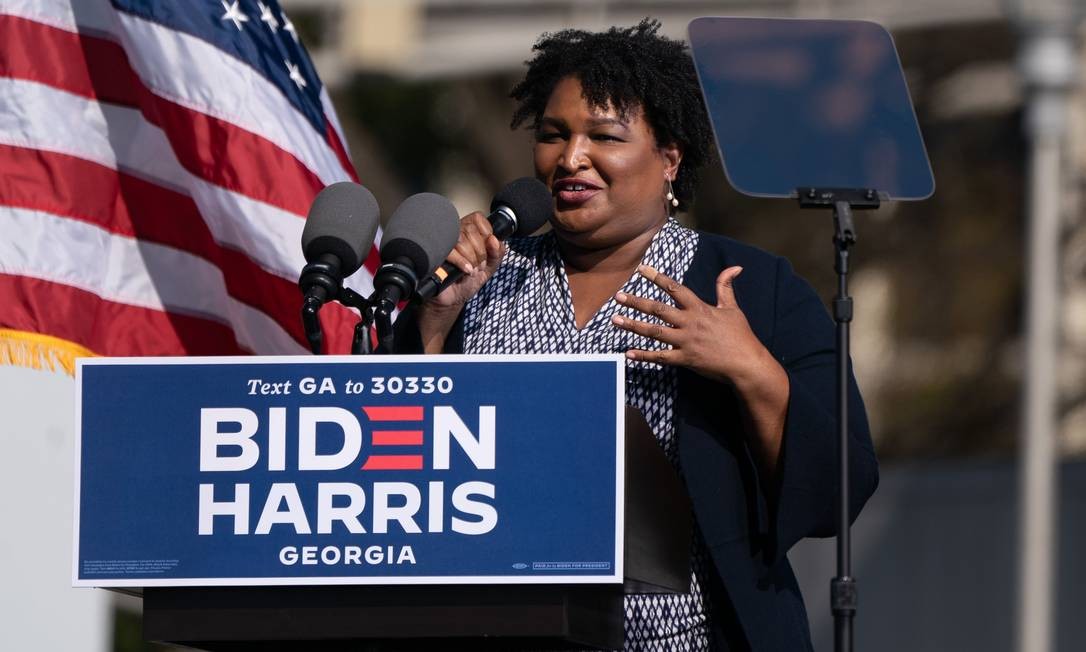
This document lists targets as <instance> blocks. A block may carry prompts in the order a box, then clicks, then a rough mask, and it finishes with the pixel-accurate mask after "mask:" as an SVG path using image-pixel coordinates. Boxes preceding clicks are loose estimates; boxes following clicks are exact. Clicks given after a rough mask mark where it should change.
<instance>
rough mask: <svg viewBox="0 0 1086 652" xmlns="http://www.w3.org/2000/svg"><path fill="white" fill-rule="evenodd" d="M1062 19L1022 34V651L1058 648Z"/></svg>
mask: <svg viewBox="0 0 1086 652" xmlns="http://www.w3.org/2000/svg"><path fill="white" fill-rule="evenodd" d="M1050 8H1051V7H1050ZM1057 13H1061V12H1057ZM1061 17H1062V18H1064V19H1065V20H1063V21H1059V22H1062V25H1057V24H1056V22H1057V21H1055V20H1052V21H1046V23H1047V24H1045V23H1038V24H1035V25H1034V26H1033V27H1034V29H1032V30H1031V31H1029V32H1027V33H1026V34H1025V36H1024V41H1023V43H1022V48H1021V54H1020V60H1019V64H1020V70H1021V73H1022V77H1023V81H1024V85H1025V87H1026V89H1027V91H1028V104H1027V106H1026V124H1025V130H1026V135H1027V138H1028V140H1029V146H1030V160H1029V188H1028V210H1029V213H1028V215H1027V223H1028V243H1027V252H1026V253H1027V256H1026V335H1025V337H1026V347H1025V356H1026V357H1025V367H1024V387H1023V408H1022V431H1021V447H1022V452H1021V465H1020V494H1019V496H1020V501H1019V530H1018V535H1019V536H1018V544H1019V548H1018V549H1019V555H1020V556H1019V566H1018V614H1017V615H1018V623H1017V625H1018V627H1017V633H1018V648H1017V649H1018V650H1019V652H1051V651H1052V650H1053V649H1054V645H1053V641H1054V636H1053V634H1052V630H1053V625H1054V620H1055V618H1054V616H1053V610H1052V605H1053V602H1054V592H1055V591H1054V589H1055V587H1054V583H1053V566H1054V563H1055V559H1056V552H1057V548H1056V541H1057V538H1056V533H1057V523H1056V510H1057V506H1058V502H1057V498H1058V496H1057V491H1056V490H1057V487H1058V483H1057V481H1058V466H1057V464H1056V461H1057V460H1056V456H1057V441H1056V436H1057V409H1056V406H1057V403H1056V401H1057V385H1056V371H1057V364H1056V356H1057V350H1058V345H1059V327H1058V325H1059V319H1058V316H1059V308H1060V301H1059V296H1060V286H1059V262H1060V207H1061V205H1062V199H1063V198H1062V193H1063V188H1062V187H1061V186H1062V184H1061V180H1062V167H1061V157H1062V152H1063V147H1062V145H1063V142H1064V141H1065V138H1066V132H1067V129H1066V122H1067V116H1066V113H1067V105H1068V102H1069V91H1070V88H1071V85H1072V83H1073V81H1074V77H1075V72H1076V71H1075V43H1074V39H1073V37H1072V34H1071V32H1070V31H1068V30H1069V29H1072V28H1073V26H1072V25H1069V24H1068V23H1070V22H1071V21H1068V20H1066V19H1067V18H1069V16H1068V14H1067V13H1064V14H1063V16H1061ZM1034 18H1037V16H1034ZM1048 18H1055V16H1048ZM1046 28H1047V29H1046Z"/></svg>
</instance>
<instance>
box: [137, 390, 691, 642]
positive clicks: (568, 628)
mask: <svg viewBox="0 0 1086 652" xmlns="http://www.w3.org/2000/svg"><path fill="white" fill-rule="evenodd" d="M625 498H626V499H625V504H626V514H625V524H626V527H625V560H626V562H625V569H626V570H625V584H624V585H617V584H610V585H592V584H577V585H553V584H550V585H524V584H518V585H509V584H501V585H481V584H473V585H427V586H402V585H398V586H308V587H298V586H270V587H192V588H188V587H186V588H150V587H149V588H145V589H143V591H142V595H143V632H144V638H145V639H147V640H154V641H166V642H171V643H177V644H182V645H187V646H191V647H195V648H200V649H204V650H214V651H249V650H252V651H256V650H262V651H263V650H352V651H368V650H457V649H465V650H491V649H492V650H499V649H500V650H516V649H524V650H543V649H572V648H598V649H616V648H621V647H622V644H623V595H624V594H626V593H673V592H686V591H688V590H689V583H690V547H691V541H690V539H691V535H692V522H691V515H690V506H689V499H688V498H687V496H686V491H685V489H684V487H683V485H682V482H681V481H680V479H679V478H678V475H677V474H676V473H675V470H674V468H673V467H672V466H671V464H670V463H669V462H668V460H667V459H666V457H665V456H664V453H663V451H662V450H661V448H660V446H659V444H657V442H656V439H655V437H654V435H653V434H652V432H651V431H650V430H649V428H648V426H647V425H646V423H645V420H644V418H642V416H641V414H640V413H639V412H637V411H636V410H634V409H632V408H627V409H626V494H625Z"/></svg>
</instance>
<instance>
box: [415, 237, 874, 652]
mask: <svg viewBox="0 0 1086 652" xmlns="http://www.w3.org/2000/svg"><path fill="white" fill-rule="evenodd" d="M733 265H739V266H742V267H743V273H742V274H741V275H740V276H739V277H738V278H736V279H735V281H734V282H733V289H734V291H735V296H736V301H737V303H738V304H739V307H740V308H741V309H742V310H743V313H744V314H745V315H746V318H747V321H748V322H749V323H750V327H751V329H752V330H753V331H754V334H755V335H756V336H757V337H758V339H759V340H761V342H762V344H763V345H765V347H766V348H767V349H768V350H769V351H770V352H771V353H772V354H773V356H774V357H775V358H776V359H777V361H778V362H780V364H781V366H782V367H784V369H785V371H786V372H787V374H788V379H789V384H790V386H789V398H788V412H787V417H786V420H785V426H784V436H783V442H782V447H781V460H780V473H779V474H778V479H777V481H776V484H775V486H773V487H772V488H771V493H772V495H773V496H775V498H769V497H767V495H766V491H765V487H766V483H765V482H763V481H762V480H760V479H759V477H758V475H759V474H758V467H757V465H756V464H755V462H754V459H753V457H752V454H751V452H750V450H749V448H748V446H747V443H746V440H745V438H744V432H743V422H744V418H743V411H742V405H741V403H740V402H739V400H738V397H737V396H736V394H735V392H734V390H733V389H732V388H731V387H730V386H727V385H724V384H720V383H716V382H713V381H710V380H708V379H706V378H704V377H702V376H699V375H697V374H695V373H693V372H690V371H688V370H680V374H679V391H678V395H677V397H676V403H675V411H674V414H675V417H674V418H675V428H676V436H677V437H678V442H679V461H680V464H681V467H682V470H683V476H684V479H685V481H686V486H687V490H688V492H689V494H690V500H691V503H692V504H693V509H694V516H695V518H696V519H697V523H698V526H699V528H700V529H701V533H702V536H703V538H704V541H705V544H706V546H707V548H708V550H709V553H710V556H711V557H712V560H713V566H714V568H715V570H716V577H715V578H714V579H715V580H717V581H715V582H714V583H713V585H712V586H711V587H710V596H711V599H712V602H713V605H714V607H715V610H714V612H713V623H714V627H715V628H716V630H717V632H716V634H717V636H718V637H719V638H720V639H722V640H723V642H724V644H726V646H727V648H726V649H728V650H729V651H735V650H746V649H749V650H757V651H763V650H765V651H771V650H772V651H776V650H780V651H782V652H784V651H788V652H792V651H795V650H812V647H811V636H810V627H809V625H808V623H807V614H806V610H805V609H804V606H803V598H802V596H801V595H800V591H799V585H798V584H797V582H796V578H795V574H794V573H793V572H792V567H791V566H790V565H789V563H788V559H787V557H786V553H787V552H788V549H789V548H791V547H792V545H793V544H795V543H796V542H797V541H799V540H800V539H801V538H803V537H807V536H823V537H824V536H832V535H833V534H834V532H835V529H836V515H835V509H836V507H835V506H836V505H837V498H836V496H837V495H838V488H837V472H836V469H837V453H836V451H837V444H836V441H837V428H836V421H837V420H836V417H835V411H836V407H835V406H836V384H835V378H836V373H835V367H836V365H835V361H836V358H835V353H834V351H835V341H836V340H835V331H834V324H833V322H832V320H831V319H830V317H829V315H828V314H827V312H826V309H825V307H824V305H823V303H822V301H821V300H820V299H819V297H818V295H817V294H815V292H814V290H812V289H811V287H810V285H809V284H807V282H806V281H804V280H803V279H801V278H800V277H798V276H797V275H796V274H795V272H793V271H792V266H791V265H790V264H789V263H788V261H787V260H785V259H784V258H781V257H779V256H774V255H771V254H768V253H766V252H764V251H762V250H760V249H757V248H755V247H751V246H749V245H745V244H742V243H740V242H737V241H735V240H732V239H730V238H725V237H722V236H717V235H712V234H707V233H701V234H700V240H699V243H698V250H697V252H696V253H695V254H694V258H693V260H692V261H691V264H690V268H689V269H688V270H687V273H686V276H685V277H684V281H683V283H684V285H686V286H687V287H689V288H690V289H691V290H693V291H694V293H695V294H697V295H698V296H699V297H700V298H701V299H702V300H703V301H705V302H706V303H710V304H714V305H715V304H716V278H717V276H718V275H719V274H720V272H721V271H722V270H723V269H724V268H726V267H731V266H733ZM412 313H413V311H411V310H408V311H405V313H404V316H403V317H401V319H399V320H398V321H397V324H396V328H397V344H398V349H400V350H403V351H405V352H406V351H421V349H422V347H421V341H420V339H419V336H418V331H417V329H416V328H414V324H413V318H412ZM462 351H463V321H462V319H460V320H458V321H457V323H456V325H455V326H454V327H453V330H452V332H450V334H449V337H448V339H447V340H446V342H445V352H447V353H459V352H462ZM849 381H850V397H849V426H850V448H849V465H850V468H849V479H850V496H849V504H850V507H851V518H852V519H855V518H856V515H857V514H858V513H859V511H860V508H861V507H863V505H864V503H865V502H866V501H867V499H868V498H869V497H870V496H871V494H872V493H873V492H874V491H875V487H876V485H877V484H878V464H877V462H876V459H875V453H874V448H873V446H872V444H871V436H870V433H869V430H868V424H867V416H866V414H865V411H864V407H863V400H862V399H861V397H860V393H859V390H858V389H857V387H856V382H855V379H854V378H852V374H851V373H850V374H849Z"/></svg>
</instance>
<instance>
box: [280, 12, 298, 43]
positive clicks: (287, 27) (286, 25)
mask: <svg viewBox="0 0 1086 652" xmlns="http://www.w3.org/2000/svg"><path fill="white" fill-rule="evenodd" d="M283 31H286V32H290V35H291V36H293V37H294V42H295V43H297V42H298V32H296V31H294V23H292V22H290V19H289V18H287V17H286V15H284V16H283Z"/></svg>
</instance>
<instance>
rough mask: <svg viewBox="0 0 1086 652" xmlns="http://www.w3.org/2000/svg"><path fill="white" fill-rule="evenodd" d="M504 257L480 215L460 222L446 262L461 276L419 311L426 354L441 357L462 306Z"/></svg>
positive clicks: (462, 219) (501, 248)
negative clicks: (454, 242)
mask: <svg viewBox="0 0 1086 652" xmlns="http://www.w3.org/2000/svg"><path fill="white" fill-rule="evenodd" d="M504 256H505V246H504V245H502V243H501V242H500V241H499V240H498V238H497V237H496V236H495V235H494V229H492V228H491V226H490V222H489V221H487V219H486V216H485V215H483V214H482V213H481V212H479V211H475V212H474V213H471V214H469V215H466V216H464V217H462V218H460V238H459V240H457V242H456V247H454V248H453V250H452V252H451V253H450V254H449V256H448V258H447V260H448V261H449V262H450V263H452V264H453V265H455V266H456V267H457V268H459V269H460V271H462V272H463V273H464V274H463V276H461V277H460V278H458V279H457V280H456V282H454V283H453V284H452V285H450V286H449V287H447V288H445V289H444V290H442V291H441V292H440V293H439V294H438V295H437V296H435V297H433V298H431V299H430V300H428V301H426V302H425V303H424V304H423V305H422V307H421V309H420V310H419V334H420V335H422V343H423V347H424V349H425V351H426V353H440V352H441V350H442V348H443V347H444V345H445V338H446V337H447V336H448V334H449V331H450V330H452V326H453V324H454V323H456V318H457V316H458V315H459V314H460V311H461V310H462V309H463V308H464V304H466V303H467V302H468V301H470V300H471V298H472V297H473V296H475V294H476V293H477V292H478V291H479V288H481V287H483V284H484V283H486V282H487V281H488V280H490V277H491V276H493V275H494V272H495V270H497V269H498V265H499V264H500V263H501V261H502V257H504Z"/></svg>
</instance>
